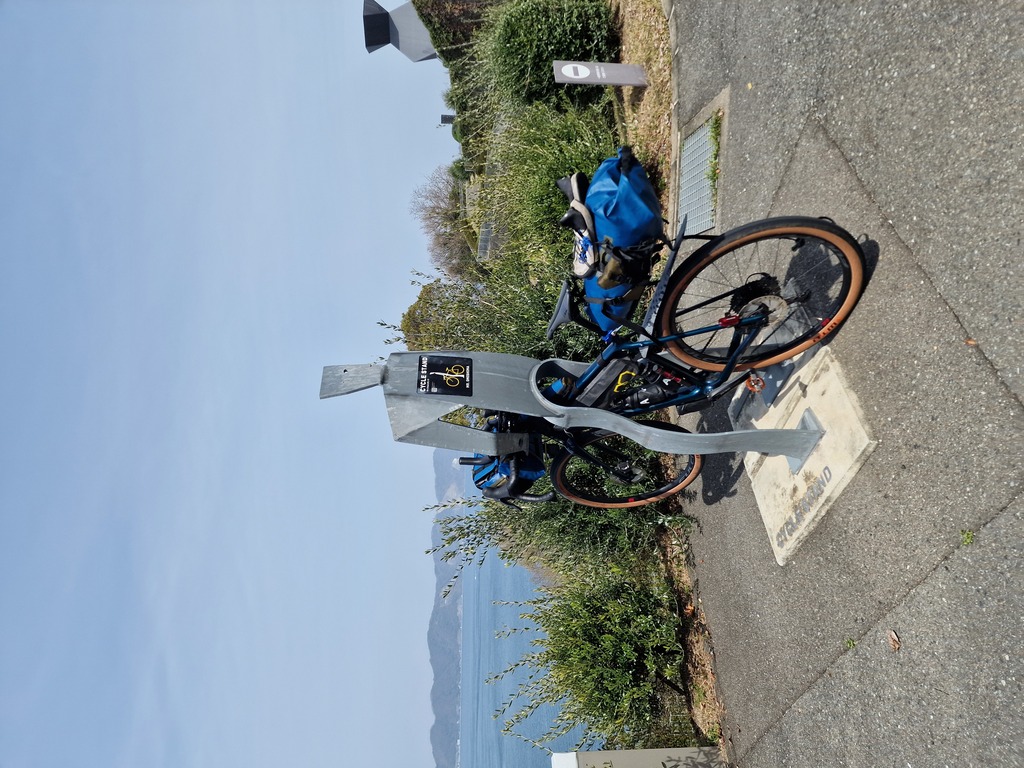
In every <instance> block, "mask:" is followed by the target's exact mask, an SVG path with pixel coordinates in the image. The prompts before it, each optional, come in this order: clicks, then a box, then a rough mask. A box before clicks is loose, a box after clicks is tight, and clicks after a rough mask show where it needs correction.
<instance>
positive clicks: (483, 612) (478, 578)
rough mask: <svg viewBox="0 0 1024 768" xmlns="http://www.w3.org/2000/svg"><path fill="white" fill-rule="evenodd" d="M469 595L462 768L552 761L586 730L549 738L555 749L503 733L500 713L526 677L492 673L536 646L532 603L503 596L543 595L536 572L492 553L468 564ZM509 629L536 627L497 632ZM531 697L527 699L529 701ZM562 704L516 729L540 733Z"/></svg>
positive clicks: (539, 765) (537, 767)
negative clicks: (524, 615)
mask: <svg viewBox="0 0 1024 768" xmlns="http://www.w3.org/2000/svg"><path fill="white" fill-rule="evenodd" d="M460 578H461V579H463V580H464V581H463V585H462V589H463V596H462V600H463V603H462V675H461V705H460V707H459V709H460V716H459V747H458V766H459V768H506V767H507V766H517V768H550V765H551V757H550V753H549V751H548V749H550V750H551V751H553V752H571V751H572V750H573V747H574V746H575V745H576V743H577V742H578V741H579V739H580V736H581V732H580V731H579V730H577V731H573V732H571V733H569V734H567V735H565V736H561V737H559V738H558V739H556V740H554V741H552V742H548V743H546V746H547V748H548V749H543V748H540V747H537V746H534V745H532V744H530V743H529V742H528V741H527V740H524V739H521V738H518V737H516V736H511V735H507V734H503V733H502V728H503V726H504V720H505V719H506V717H507V716H508V715H511V714H512V712H513V711H517V710H518V709H519V708H521V707H515V708H514V709H513V710H511V711H510V712H509V713H508V715H506V716H505V717H500V716H499V717H498V718H495V713H496V712H498V710H499V709H501V707H502V705H503V704H504V703H505V702H507V701H508V700H509V698H510V697H511V696H512V695H514V694H515V692H516V691H517V689H518V688H519V685H520V683H521V682H523V680H524V679H525V677H526V674H527V673H526V671H525V670H516V671H515V673H513V674H511V675H508V676H506V677H505V678H503V679H502V680H500V681H498V682H494V683H488V682H486V681H487V680H488V679H489V678H491V677H492V676H494V675H496V674H497V673H499V672H501V671H502V670H504V669H505V668H507V667H508V666H509V665H511V664H513V663H515V662H516V661H518V660H519V659H521V658H522V657H523V655H524V654H527V653H530V652H531V651H532V650H536V649H535V648H534V646H532V645H531V644H530V641H531V640H533V639H535V638H537V637H538V633H537V630H536V625H534V624H533V623H532V622H529V621H526V620H524V619H522V618H520V614H521V613H523V612H524V611H525V610H526V608H525V607H522V606H518V605H504V604H502V603H508V602H513V603H514V602H521V601H524V600H530V599H532V598H534V597H535V596H536V583H535V581H534V578H533V576H532V574H531V573H530V571H528V570H527V569H525V568H523V567H521V566H518V565H508V564H506V563H504V562H503V561H502V560H501V559H500V558H499V557H498V555H497V553H494V552H491V553H489V554H488V555H487V557H486V558H485V559H484V562H483V564H482V565H480V566H472V565H471V566H467V567H466V568H465V570H464V571H463V573H462V576H461V577H460ZM510 628H515V629H523V628H526V629H528V630H530V631H525V632H515V633H512V634H510V635H508V636H502V637H498V636H497V635H498V634H499V633H502V632H504V631H505V630H508V629H510ZM523 704H525V702H523ZM557 712H558V710H557V708H556V707H554V706H551V705H545V706H543V707H542V708H540V709H539V710H538V711H536V712H534V713H533V714H532V715H531V716H530V717H529V718H527V719H526V720H525V721H524V722H522V723H520V724H518V725H517V726H516V729H517V730H518V731H520V732H521V733H523V734H524V735H525V736H526V737H528V738H531V739H538V738H539V737H540V736H541V735H543V734H544V733H545V732H546V731H547V730H548V728H549V727H550V726H551V724H552V722H553V721H554V718H555V716H556V715H557Z"/></svg>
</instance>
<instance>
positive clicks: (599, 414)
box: [320, 352, 822, 456]
mask: <svg viewBox="0 0 1024 768" xmlns="http://www.w3.org/2000/svg"><path fill="white" fill-rule="evenodd" d="M587 367H588V366H587V364H586V363H578V362H573V361H569V360H557V359H555V360H546V361H538V360H534V359H533V358H529V357H521V356H519V355H506V354H496V353H490V352H396V353H394V354H392V355H390V356H389V357H388V359H387V362H386V363H385V364H383V365H367V364H360V365H329V366H325V367H324V372H323V378H322V380H321V383H320V398H321V399H323V398H327V397H335V396H337V395H347V394H350V393H352V392H358V391H360V390H363V389H368V388H370V387H375V386H381V387H383V388H384V402H385V405H386V406H387V409H388V418H389V420H390V421H391V431H392V434H393V435H394V438H395V440H397V441H399V442H403V443H414V444H417V445H428V446H433V447H435V448H447V449H449V450H453V451H461V452H469V453H482V454H487V455H492V456H496V455H500V454H505V453H511V452H513V451H517V450H521V449H523V448H525V447H526V443H527V440H528V437H529V436H528V435H527V434H525V433H516V432H510V433H494V432H487V431H484V430H482V429H474V428H472V427H465V426H460V425H458V424H452V423H449V422H445V421H440V419H441V418H442V417H443V416H446V415H447V414H449V413H452V412H453V411H456V410H458V409H459V408H461V407H463V406H470V407H473V408H480V409H486V410H496V411H510V412H513V413H520V414H525V415H528V416H540V417H544V418H546V419H547V420H548V421H550V422H551V423H552V424H555V425H556V426H560V427H564V428H566V429H570V428H578V427H590V428H595V429H606V430H609V431H612V432H617V433H618V434H620V435H622V436H623V437H627V438H629V439H631V440H634V441H635V442H637V443H639V444H640V445H643V446H644V447H646V448H649V449H650V450H653V451H659V452H662V453H672V454H689V453H699V454H708V453H734V452H740V453H743V452H748V451H752V452H756V453H765V454H769V455H782V456H802V455H806V454H807V453H808V452H809V451H810V450H811V449H812V448H813V447H814V444H815V443H817V441H818V440H819V439H820V438H821V434H822V433H821V432H820V431H818V430H813V429H745V430H737V431H734V432H711V433H701V434H690V433H687V432H670V431H668V430H663V429H658V428H657V427H651V426H646V425H644V424H642V423H639V422H636V421H633V420H632V419H629V418H626V417H625V416H619V415H618V414H615V413H611V412H609V411H603V410H600V409H598V408H581V407H571V406H568V407H567V406H561V405H557V404H555V403H552V402H551V401H549V400H547V399H546V398H545V397H544V396H543V395H542V394H541V389H540V384H539V383H538V381H539V380H540V379H544V378H559V377H561V376H564V375H570V376H578V375H579V374H580V373H582V372H583V371H584V370H586V368H587Z"/></svg>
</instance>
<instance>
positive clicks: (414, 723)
mask: <svg viewBox="0 0 1024 768" xmlns="http://www.w3.org/2000/svg"><path fill="white" fill-rule="evenodd" d="M394 5H395V4H391V5H388V7H394ZM447 84H448V80H447V75H446V73H445V71H444V69H443V68H442V66H441V65H440V64H439V63H438V62H436V61H431V62H423V63H419V64H413V63H411V62H409V61H408V60H407V59H405V58H404V57H403V56H402V55H401V54H400V53H399V52H398V51H397V50H395V49H393V48H390V47H389V48H386V49H383V50H380V51H377V52H375V53H374V54H372V55H370V54H367V53H366V51H365V49H364V48H363V44H362V28H361V3H360V2H358V0H335V1H334V2H302V1H301V0H288V1H287V2H285V1H284V0H273V1H271V0H265V1H262V2H261V1H260V0H204V1H203V2H200V1H199V0H194V1H191V2H185V1H180V2H179V1H172V0H132V1H131V2H129V1H128V0H124V1H122V2H114V1H113V0H110V1H106V0H92V1H91V2H70V1H64V0H0V105H2V106H0V355H2V360H3V376H2V379H0V409H2V410H0V414H2V425H3V426H2V429H0V467H2V470H0V472H2V475H0V478H2V482H0V621H2V625H0V629H2V631H0V766H3V768H20V767H21V766H55V767H56V766H60V767H61V768H67V767H68V766H200V765H210V766H247V767H249V766H263V765H266V766H271V765H273V766H280V765H301V766H327V765H333V766H338V765H368V764H371V763H372V764H374V765H381V766H399V765H402V766H405V765H428V764H430V763H431V758H430V748H429V734H428V731H429V727H430V723H431V719H432V718H431V713H430V705H429V687H430V682H431V673H430V667H429V662H428V659H427V653H426V639H425V634H426V625H427V619H428V617H429V612H430V608H431V602H432V599H433V592H434V584H433V574H432V567H431V562H430V558H429V557H427V556H426V555H424V554H423V550H424V549H426V548H427V547H428V546H429V528H430V520H429V515H428V514H426V513H424V512H423V511H422V509H423V507H424V506H425V505H428V504H430V503H432V501H433V481H432V470H431V452H430V450H429V449H425V448H420V447H416V446H406V445H398V444H395V443H393V442H392V441H391V438H390V429H389V427H388V423H387V417H386V413H385V410H384V405H383V399H382V397H381V396H380V392H379V391H369V392H362V393H359V394H356V395H352V396H350V397H347V398H338V399H334V400H328V401H323V402H321V401H319V400H318V399H317V393H318V388H319V379H320V369H321V367H322V366H323V365H328V364H338V363H350V362H371V361H373V360H374V359H376V358H377V357H378V356H381V355H385V354H387V352H388V351H389V349H388V348H387V347H385V346H384V344H383V339H384V338H386V337H387V336H388V335H389V334H388V332H387V331H385V330H383V329H380V328H378V327H377V325H376V321H377V320H379V319H383V320H388V321H392V322H397V321H398V319H399V317H400V315H401V312H402V311H403V309H404V308H405V307H407V306H408V305H409V303H410V302H411V301H412V300H413V299H414V298H415V292H416V288H415V287H414V286H412V285H411V284H410V272H411V270H413V269H419V270H424V269H427V268H428V262H427V258H426V253H425V240H424V238H423V236H422V234H421V233H420V231H419V227H418V224H417V223H416V222H415V221H414V220H412V219H411V218H410V215H409V213H408V211H409V203H410V199H411V196H412V192H413V190H414V189H415V188H416V187H418V186H420V185H421V184H422V183H423V182H424V181H425V179H426V177H427V175H428V174H429V173H430V172H431V171H432V170H433V169H434V168H435V167H437V166H438V165H441V164H445V163H448V162H450V161H451V160H452V159H453V158H454V157H455V156H456V154H457V152H458V146H457V145H456V144H455V142H453V141H452V139H451V135H450V132H449V130H448V129H447V128H439V127H438V122H439V116H440V114H441V112H442V111H444V109H445V108H444V105H443V101H442V94H443V91H444V89H445V88H446V87H447Z"/></svg>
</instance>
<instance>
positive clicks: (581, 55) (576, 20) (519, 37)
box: [477, 0, 619, 104]
mask: <svg viewBox="0 0 1024 768" xmlns="http://www.w3.org/2000/svg"><path fill="white" fill-rule="evenodd" d="M478 43H479V46H478V50H479V52H478V54H477V55H478V58H479V59H480V60H481V61H484V62H486V63H487V65H488V66H489V68H490V71H491V75H492V77H493V79H494V83H495V86H496V88H497V89H498V90H499V91H500V92H501V93H502V94H503V95H504V96H505V97H506V98H508V99H512V100H514V101H518V102H520V103H527V104H529V103H533V102H546V103H549V104H555V103H556V102H557V101H558V99H559V96H560V94H562V93H566V94H567V95H568V97H569V98H571V99H572V100H574V101H575V102H576V103H578V104H584V103H587V102H590V101H592V100H594V99H596V98H599V97H600V95H601V93H602V91H603V89H602V88H601V87H600V86H572V87H571V88H570V89H566V88H565V86H562V85H556V84H555V81H554V74H553V72H552V62H553V61H556V60H568V61H579V60H582V61H615V60H617V58H618V53H619V40H618V33H617V30H616V28H615V24H614V19H613V17H612V12H611V9H610V6H609V5H608V3H607V2H606V1H605V0H511V2H509V3H507V4H505V5H502V6H499V7H497V8H495V9H494V10H493V11H492V12H491V13H490V14H489V15H488V18H487V26H486V28H485V29H484V31H483V32H482V33H480V35H479V37H478Z"/></svg>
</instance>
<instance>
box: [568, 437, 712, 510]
mask: <svg viewBox="0 0 1024 768" xmlns="http://www.w3.org/2000/svg"><path fill="white" fill-rule="evenodd" d="M658 428H659V429H669V430H672V431H675V432H685V431H686V430H685V429H682V428H681V427H677V426H675V425H673V424H659V425H658ZM576 444H577V445H578V446H579V447H580V448H581V449H582V450H583V451H584V452H585V455H582V456H578V455H575V454H572V453H569V452H568V451H563V452H562V453H560V454H559V455H558V456H556V457H555V458H554V460H553V461H552V462H551V482H552V483H553V485H554V486H555V490H556V491H558V493H559V494H561V495H562V496H564V497H565V498H567V499H569V500H570V501H574V502H576V503H577V504H583V505H584V506H587V507H601V508H606V509H609V508H625V507H640V506H643V505H644V504H650V503H652V502H655V501H659V500H661V499H664V498H666V497H668V496H671V495H672V494H674V493H678V492H679V491H681V490H682V489H683V488H685V487H686V486H688V485H689V484H690V483H692V482H693V481H694V480H695V479H696V477H697V475H698V474H700V468H701V464H702V463H703V459H702V458H701V456H699V455H697V454H690V455H686V456H672V455H670V454H664V453H658V452H657V451H651V450H649V449H647V448H644V447H643V446H642V445H640V444H639V443H636V442H634V441H632V440H630V439H629V438H626V437H623V436H622V435H619V434H617V433H615V432H606V431H602V430H595V431H593V432H591V433H589V434H587V435H586V436H584V437H581V438H578V439H577V440H576ZM672 459H675V464H674V467H673V462H672Z"/></svg>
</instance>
